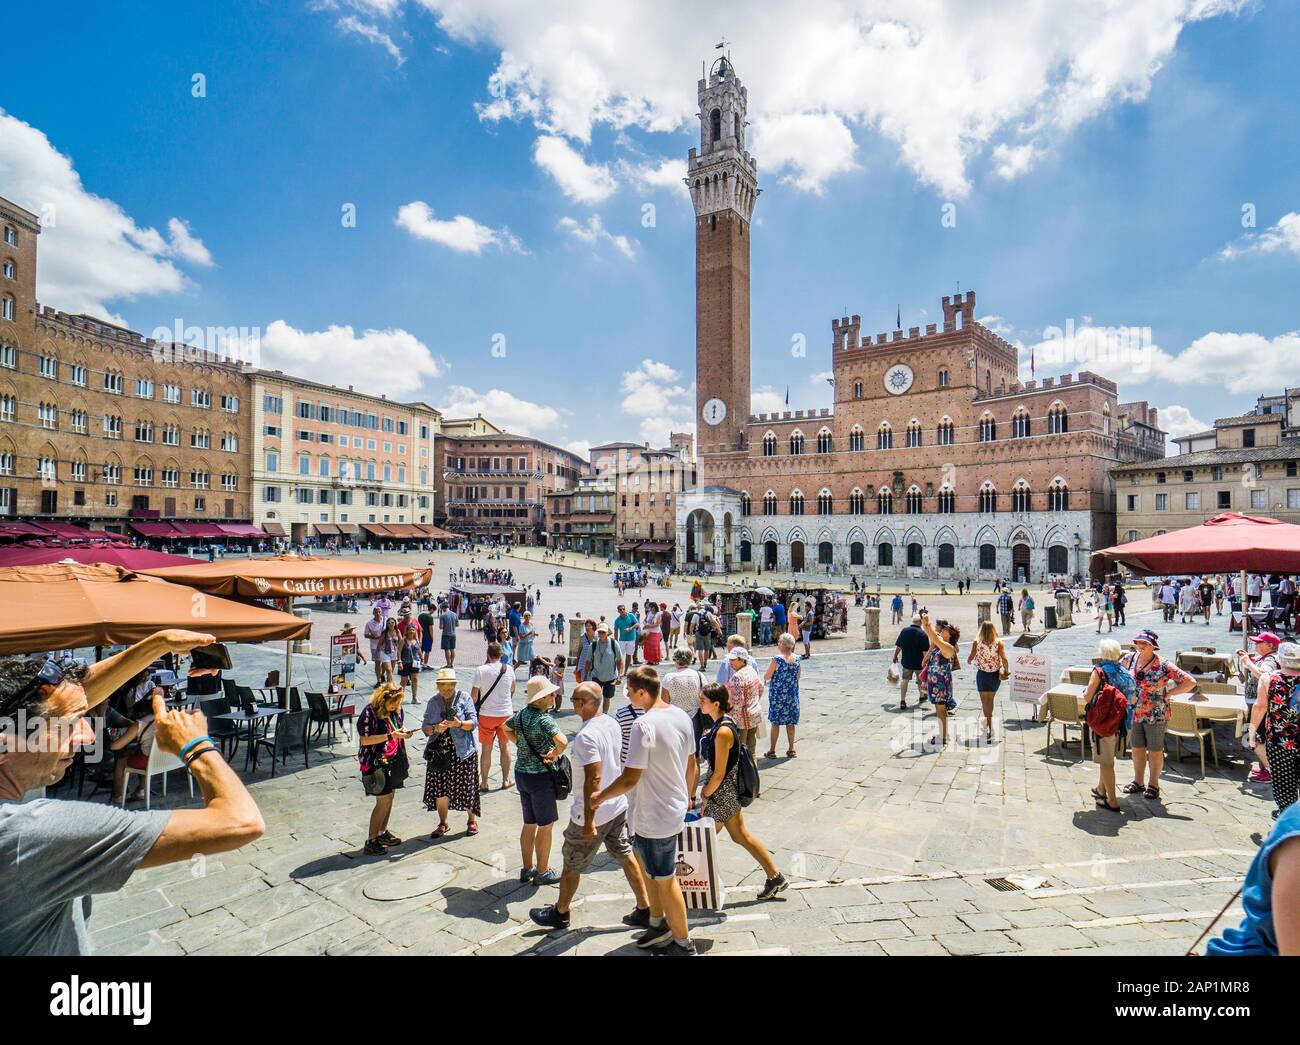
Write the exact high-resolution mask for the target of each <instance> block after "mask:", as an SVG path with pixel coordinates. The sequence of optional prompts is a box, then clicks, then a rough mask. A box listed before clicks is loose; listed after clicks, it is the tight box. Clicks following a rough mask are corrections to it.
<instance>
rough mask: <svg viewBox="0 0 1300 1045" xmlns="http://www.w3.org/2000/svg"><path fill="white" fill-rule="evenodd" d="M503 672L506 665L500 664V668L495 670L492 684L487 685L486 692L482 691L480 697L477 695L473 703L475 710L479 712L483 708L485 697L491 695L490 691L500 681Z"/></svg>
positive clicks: (503, 674) (503, 675)
mask: <svg viewBox="0 0 1300 1045" xmlns="http://www.w3.org/2000/svg"><path fill="white" fill-rule="evenodd" d="M505 673H506V666H505V665H504V664H502V665H501V670H500V671H498V672H497V677H496V678H494V679H493V680H492V685H490V686H488V688H487V692H486V693H484V694H483V695H482V696H481V697H479V698H478V701H477V702H476V703H475V705H474V710H475V711H479V712H481V711H482V710H483V705H484V704H485V703H486V702H487V698H488V697H490V696H492V691H493V690H494V689H496V688H497V683H498V682H500V681H501V680H502V678H504V677H505Z"/></svg>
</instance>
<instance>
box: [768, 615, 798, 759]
mask: <svg viewBox="0 0 1300 1045" xmlns="http://www.w3.org/2000/svg"><path fill="white" fill-rule="evenodd" d="M776 645H777V653H776V656H774V657H773V658H772V659H771V660H770V661H768V665H767V673H766V674H765V675H764V676H763V681H764V682H765V683H767V721H768V722H769V723H770V724H771V726H772V735H771V740H770V742H769V743H768V745H767V747H768V751H767V757H768V758H776V738H777V737H778V736H780V735H781V727H782V726H785V746H786V752H785V757H786V758H794V757H795V751H794V727H795V726H797V725H798V724H799V665H800V663H801V662H802V658H801V657H800V656H799V655H798V654H797V653H795V651H794V649H795V646H794V636H793V635H782V636H781V637H780V638H778V639H777V640H776Z"/></svg>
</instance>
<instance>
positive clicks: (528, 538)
mask: <svg viewBox="0 0 1300 1045" xmlns="http://www.w3.org/2000/svg"><path fill="white" fill-rule="evenodd" d="M493 427H494V428H495V426H493ZM449 431H452V429H450V427H449V426H444V431H443V433H442V434H441V436H440V437H439V438H438V439H437V441H436V444H435V457H436V460H435V470H436V474H437V475H438V476H439V477H440V479H441V481H442V486H443V491H442V492H443V496H442V499H441V501H440V502H439V505H440V509H441V515H440V517H439V518H438V519H437V520H436V522H437V524H438V525H439V526H442V527H444V528H446V529H448V530H451V531H453V532H455V533H460V534H464V535H466V536H467V537H471V538H473V539H474V540H478V541H486V542H489V543H491V542H496V543H509V544H541V543H543V542H544V535H545V533H546V529H545V523H546V517H545V508H546V497H547V495H548V494H551V493H556V492H559V491H562V490H567V489H570V488H572V487H573V486H574V484H576V483H577V481H578V478H579V477H580V476H581V475H583V474H584V473H585V471H586V462H585V461H584V460H583V459H582V458H581V457H579V456H578V455H577V454H574V453H571V452H570V451H568V450H564V449H561V448H560V447H558V446H552V445H551V444H550V443H545V442H543V441H542V440H540V439H534V438H531V437H529V436H521V435H510V434H509V433H506V432H502V431H500V430H499V429H498V430H497V431H495V432H480V433H471V434H465V435H458V434H449Z"/></svg>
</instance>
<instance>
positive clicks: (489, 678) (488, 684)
mask: <svg viewBox="0 0 1300 1045" xmlns="http://www.w3.org/2000/svg"><path fill="white" fill-rule="evenodd" d="M500 672H501V662H500V661H492V662H490V663H488V664H482V665H480V666H479V667H477V668H475V669H474V681H473V683H471V685H472V687H473V688H474V689H477V690H478V698H477V699H479V700H483V694H484V693H486V692H487V691H488V690H489V689H491V688H492V683H493V682H496V678H497V675H498V674H500ZM514 685H515V672H514V669H513V668H510V667H507V668H506V673H505V674H504V675H502V677H501V681H500V682H497V684H496V689H493V690H492V695H491V696H490V697H488V698H487V700H484V701H483V706H482V707H481V708H479V711H478V713H479V714H480V715H491V716H493V717H495V718H503V717H504V718H509V717H510V716H511V715H513V714H514V713H515V707H514V703H513V702H512V701H511V700H510V691H511V690H512V689H514Z"/></svg>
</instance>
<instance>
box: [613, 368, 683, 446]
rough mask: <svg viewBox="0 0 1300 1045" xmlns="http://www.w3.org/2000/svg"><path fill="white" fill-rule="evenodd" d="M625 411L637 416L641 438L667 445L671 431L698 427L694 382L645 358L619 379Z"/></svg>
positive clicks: (652, 443)
mask: <svg viewBox="0 0 1300 1045" xmlns="http://www.w3.org/2000/svg"><path fill="white" fill-rule="evenodd" d="M619 384H620V388H621V390H622V392H623V402H622V406H623V412H624V413H626V414H629V415H631V416H632V417H634V418H637V419H638V422H639V427H638V432H639V434H640V437H641V441H642V442H647V443H650V444H651V445H652V446H667V445H668V435H669V433H670V432H693V431H695V385H694V384H687V383H686V381H685V379H684V378H683V376H682V374H681V372H680V371H678V370H676V369H674V368H673V367H671V366H669V365H668V364H667V363H661V362H659V361H658V360H654V359H643V360H641V362H640V364H639V365H638V366H637V367H636V369H634V370H625V371H624V372H623V376H622V378H621V379H620V382H619Z"/></svg>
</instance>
